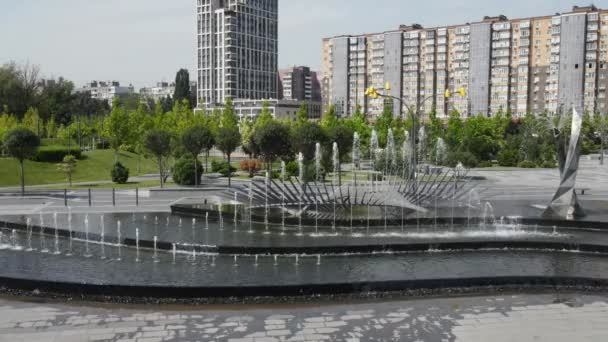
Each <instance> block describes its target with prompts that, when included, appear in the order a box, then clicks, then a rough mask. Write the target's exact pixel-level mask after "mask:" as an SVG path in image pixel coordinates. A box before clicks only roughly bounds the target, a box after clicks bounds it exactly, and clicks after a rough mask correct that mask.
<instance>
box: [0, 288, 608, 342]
mask: <svg viewBox="0 0 608 342" xmlns="http://www.w3.org/2000/svg"><path fill="white" fill-rule="evenodd" d="M607 322H608V297H602V296H590V295H576V294H561V295H557V294H552V295H513V296H498V297H465V298H449V299H423V300H414V301H395V302H383V303H369V304H365V303H364V304H352V305H335V306H301V307H290V306H277V307H271V308H265V307H260V308H258V307H249V306H244V307H225V308H223V307H185V308H184V307H174V308H170V307H169V308H166V307H163V308H158V307H154V306H146V307H130V308H124V307H119V306H100V305H94V304H90V305H87V304H82V305H70V304H47V303H26V302H22V301H13V300H10V299H0V341H1V342H20V341H23V342H26V341H27V342H37V341H40V342H42V341H45V342H76V341H136V342H153V341H218V342H220V341H228V342H282V341H345V342H357V341H402V342H408V341H412V342H417V341H421V342H433V341H437V342H444V341H445V342H448V341H449V342H453V341H456V342H460V341H462V342H476V341H479V342H526V341H534V342H538V341H541V342H542V341H545V342H562V341H564V342H566V341H567V342H571V341H576V342H591V341H593V342H601V341H608V324H606V323H607Z"/></svg>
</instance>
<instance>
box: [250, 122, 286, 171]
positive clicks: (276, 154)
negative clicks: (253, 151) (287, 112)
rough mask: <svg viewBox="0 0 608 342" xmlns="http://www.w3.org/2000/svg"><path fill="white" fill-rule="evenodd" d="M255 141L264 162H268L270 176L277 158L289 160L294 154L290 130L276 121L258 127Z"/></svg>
mask: <svg viewBox="0 0 608 342" xmlns="http://www.w3.org/2000/svg"><path fill="white" fill-rule="evenodd" d="M253 140H254V141H255V145H256V146H257V147H258V149H259V152H260V155H261V156H262V157H263V159H264V162H266V168H267V170H268V172H269V174H272V163H273V162H274V161H275V160H276V159H277V158H288V157H289V155H290V154H291V152H292V150H291V145H292V144H291V136H290V134H289V128H288V127H287V126H286V125H285V124H283V123H280V122H277V121H274V120H273V121H270V122H268V123H267V124H266V125H263V126H260V127H258V128H257V129H256V130H255V133H254V137H253Z"/></svg>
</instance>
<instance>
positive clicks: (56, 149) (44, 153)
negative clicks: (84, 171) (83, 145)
mask: <svg viewBox="0 0 608 342" xmlns="http://www.w3.org/2000/svg"><path fill="white" fill-rule="evenodd" d="M69 155H72V156H74V157H75V158H76V159H82V151H81V150H80V148H79V147H78V146H73V147H68V146H60V145H53V146H41V147H40V148H39V149H38V152H37V153H36V155H35V156H34V158H32V160H33V161H37V162H41V163H61V162H63V158H65V157H66V156H69Z"/></svg>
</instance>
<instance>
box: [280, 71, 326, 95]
mask: <svg viewBox="0 0 608 342" xmlns="http://www.w3.org/2000/svg"><path fill="white" fill-rule="evenodd" d="M279 99H281V100H282V99H285V100H298V101H315V102H321V84H320V83H319V78H318V76H317V73H316V72H314V71H312V70H310V68H309V67H306V66H297V67H296V66H294V67H292V68H289V69H283V70H279Z"/></svg>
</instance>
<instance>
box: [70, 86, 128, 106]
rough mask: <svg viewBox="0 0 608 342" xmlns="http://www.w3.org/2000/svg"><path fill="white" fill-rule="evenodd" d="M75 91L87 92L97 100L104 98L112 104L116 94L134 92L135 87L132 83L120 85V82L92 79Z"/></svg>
mask: <svg viewBox="0 0 608 342" xmlns="http://www.w3.org/2000/svg"><path fill="white" fill-rule="evenodd" d="M76 92H88V93H90V94H91V97H92V98H94V99H97V100H106V101H108V104H110V105H112V101H113V100H114V98H115V97H117V96H122V95H129V94H133V93H135V88H134V87H133V86H132V85H129V86H128V87H122V86H121V85H120V82H117V81H110V82H103V81H92V82H90V83H87V84H85V85H84V87H82V88H79V89H76Z"/></svg>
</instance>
